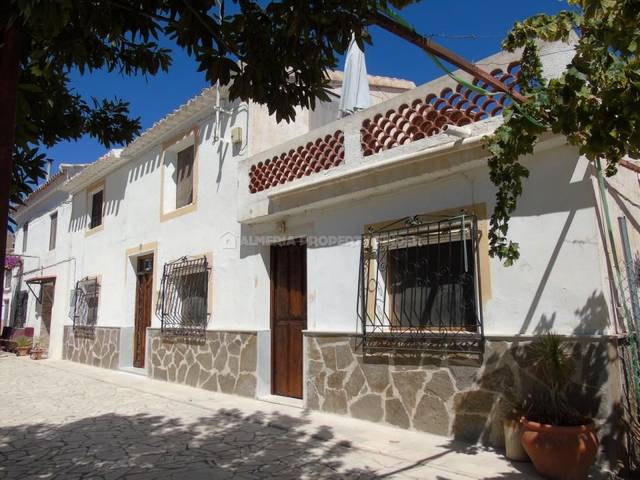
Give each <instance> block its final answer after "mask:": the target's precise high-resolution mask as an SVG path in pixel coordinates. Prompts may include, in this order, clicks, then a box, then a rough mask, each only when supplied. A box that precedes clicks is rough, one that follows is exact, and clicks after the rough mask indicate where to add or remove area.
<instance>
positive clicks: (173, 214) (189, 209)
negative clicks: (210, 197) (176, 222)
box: [160, 202, 198, 222]
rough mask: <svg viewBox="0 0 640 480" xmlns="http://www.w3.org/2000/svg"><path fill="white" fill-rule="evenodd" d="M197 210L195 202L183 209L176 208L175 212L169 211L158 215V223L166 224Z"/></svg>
mask: <svg viewBox="0 0 640 480" xmlns="http://www.w3.org/2000/svg"><path fill="white" fill-rule="evenodd" d="M197 209H198V204H197V202H192V203H190V204H188V205H185V206H184V207H180V208H176V209H175V210H169V211H168V212H166V213H165V212H161V213H160V221H161V222H166V221H168V220H173V219H174V218H177V217H181V216H182V215H186V214H188V213H191V212H195V211H196V210H197Z"/></svg>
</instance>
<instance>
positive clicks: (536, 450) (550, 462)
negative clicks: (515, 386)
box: [521, 333, 598, 480]
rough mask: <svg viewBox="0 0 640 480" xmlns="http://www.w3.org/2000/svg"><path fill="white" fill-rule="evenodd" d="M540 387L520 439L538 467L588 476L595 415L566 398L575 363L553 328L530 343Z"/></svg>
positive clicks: (574, 479) (568, 479) (565, 477)
mask: <svg viewBox="0 0 640 480" xmlns="http://www.w3.org/2000/svg"><path fill="white" fill-rule="evenodd" d="M528 350H529V353H530V358H529V360H530V365H531V373H532V374H533V376H534V379H535V380H536V387H537V388H536V389H535V390H534V391H533V392H532V393H531V394H530V396H529V398H528V402H527V403H528V406H527V408H526V409H525V412H526V413H525V416H524V417H523V419H522V429H523V432H522V437H521V442H522V446H523V448H524V450H525V451H526V452H527V454H528V455H529V457H530V458H531V461H532V462H533V465H534V466H535V468H536V470H537V471H538V473H540V474H542V475H544V476H546V477H548V478H555V479H562V480H579V479H583V478H586V477H587V471H588V470H589V467H591V465H592V464H593V463H594V462H595V459H596V454H597V451H598V438H597V436H596V434H595V430H596V428H595V425H594V423H593V420H592V419H589V418H586V417H584V416H582V415H580V414H579V413H578V412H577V411H576V409H575V408H574V407H573V406H571V404H570V403H569V402H568V401H567V396H566V392H567V389H568V387H569V385H570V382H571V377H572V375H573V372H574V365H573V361H572V358H571V355H570V353H569V352H568V350H567V347H566V345H565V344H564V342H563V341H562V338H560V337H559V336H558V335H556V334H553V333H549V334H546V335H543V336H541V337H539V338H537V339H535V340H534V341H533V342H532V343H531V345H530V346H529V349H528Z"/></svg>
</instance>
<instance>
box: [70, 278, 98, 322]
mask: <svg viewBox="0 0 640 480" xmlns="http://www.w3.org/2000/svg"><path fill="white" fill-rule="evenodd" d="M99 301H100V284H99V283H98V279H97V278H85V279H83V280H79V281H78V282H76V289H75V291H74V293H73V330H74V331H75V332H86V333H92V332H94V331H95V328H96V324H97V323H98V303H99Z"/></svg>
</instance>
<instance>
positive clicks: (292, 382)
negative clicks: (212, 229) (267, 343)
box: [271, 241, 307, 398]
mask: <svg viewBox="0 0 640 480" xmlns="http://www.w3.org/2000/svg"><path fill="white" fill-rule="evenodd" d="M306 328H307V248H306V245H305V244H304V242H302V241H298V242H296V244H287V245H274V246H272V247H271V367H272V370H271V391H272V393H273V394H274V395H281V396H284V397H293V398H302V331H303V330H304V329H306Z"/></svg>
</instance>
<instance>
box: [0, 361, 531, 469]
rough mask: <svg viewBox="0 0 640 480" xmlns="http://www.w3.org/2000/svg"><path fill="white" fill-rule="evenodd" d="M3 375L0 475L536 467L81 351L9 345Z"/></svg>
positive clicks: (0, 367) (1, 363) (0, 372)
mask: <svg viewBox="0 0 640 480" xmlns="http://www.w3.org/2000/svg"><path fill="white" fill-rule="evenodd" d="M0 384H1V385H2V393H1V394H0V461H1V464H0V478H7V479H16V480H17V479H33V478H59V479H65V480H73V479H80V478H82V479H88V478H96V479H105V480H106V479H118V478H128V479H142V478H145V479H151V478H154V479H169V478H177V479H180V480H195V479H201V478H206V479H215V480H218V479H226V478H239V479H252V478H278V479H287V478H292V479H293V478H322V479H325V478H332V479H333V478H412V479H418V478H420V479H432V478H433V479H463V478H466V479H469V478H483V479H486V478H492V479H510V478H514V479H515V478H536V477H535V476H533V475H531V476H530V472H531V471H532V470H531V468H530V465H529V464H523V465H517V464H510V463H508V462H506V461H505V460H504V459H503V458H502V457H501V456H499V455H498V454H496V453H493V452H491V451H485V450H482V449H478V448H475V447H469V446H466V445H460V444H455V443H453V442H450V441H449V440H447V439H446V438H442V437H436V436H431V435H426V434H419V433H414V432H408V431H403V430H399V429H394V428H388V427H384V426H380V425H374V424H371V423H367V422H362V421H358V420H353V419H348V418H342V417H338V416H331V415H324V414H319V413H308V412H305V411H303V410H300V409H296V408H294V407H288V406H282V405H276V404H272V403H267V402H260V401H256V400H249V399H243V398H238V397H234V396H227V395H221V394H212V393H210V392H206V391H202V390H197V389H193V388H189V387H182V386H177V385H172V384H168V383H163V382H157V381H153V380H149V379H147V378H145V377H141V376H137V375H133V374H127V373H122V372H115V371H107V370H102V369H97V368H92V367H86V366H81V365H77V364H73V363H71V362H64V361H52V360H46V361H41V362H35V361H32V360H29V359H22V358H20V359H19V358H16V357H14V356H4V357H2V358H0ZM521 470H522V471H521ZM527 472H528V473H527Z"/></svg>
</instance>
